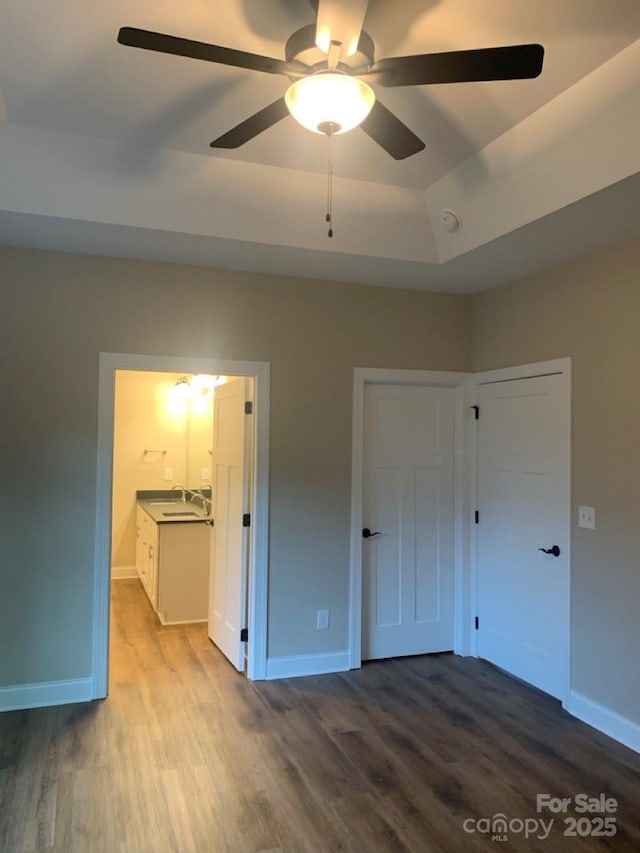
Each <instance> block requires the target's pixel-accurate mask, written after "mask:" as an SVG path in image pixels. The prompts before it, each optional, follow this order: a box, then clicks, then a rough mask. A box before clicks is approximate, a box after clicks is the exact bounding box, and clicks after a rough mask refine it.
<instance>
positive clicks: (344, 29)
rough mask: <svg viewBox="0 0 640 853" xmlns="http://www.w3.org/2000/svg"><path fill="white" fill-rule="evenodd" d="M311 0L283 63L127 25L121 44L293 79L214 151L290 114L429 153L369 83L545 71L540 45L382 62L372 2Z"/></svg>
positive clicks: (513, 76) (404, 150)
mask: <svg viewBox="0 0 640 853" xmlns="http://www.w3.org/2000/svg"><path fill="white" fill-rule="evenodd" d="M310 2H311V5H312V6H313V7H314V9H315V10H316V23H315V24H310V25H308V26H306V27H302V29H300V30H297V31H296V32H294V33H293V34H292V35H291V36H290V37H289V39H288V40H287V43H286V44H285V48H284V56H285V58H284V60H283V59H274V58H271V57H268V56H260V55H259V54H255V53H247V52H245V51H241V50H234V49H232V48H228V47H220V46H218V45H214V44H206V43H204V42H199V41H191V40H190V39H184V38H179V37H176V36H170V35H164V34H162V33H155V32H150V31H149V30H141V29H136V28H134V27H123V28H122V29H121V30H120V32H119V33H118V42H119V43H120V44H123V45H128V46H130V47H139V48H142V49H144V50H155V51H158V52H160V53H168V54H173V55H176V56H186V57H191V58H192V59H202V60H205V61H206V62H217V63H219V64H221V65H231V66H234V67H236V68H246V69H248V70H250V71H262V72H264V73H266V74H281V75H283V76H285V77H288V78H289V79H290V81H292V82H291V85H290V86H289V88H288V89H287V92H286V94H285V95H284V97H282V98H279V99H278V100H277V101H274V102H273V103H272V104H269V106H267V107H264V108H263V109H262V110H260V111H259V112H257V113H255V114H254V115H252V116H250V117H249V118H248V119H245V121H243V122H241V123H240V124H239V125H237V126H236V127H234V128H232V129H231V130H229V131H227V132H226V133H224V134H223V135H222V136H220V137H218V139H214V141H213V142H212V143H211V147H212V148H239V147H240V146H241V145H244V144H245V143H246V142H248V141H249V140H250V139H253V138H254V137H255V136H258V134H260V133H262V132H263V131H265V130H267V129H268V128H270V127H271V126H272V125H274V124H276V123H277V122H279V121H281V120H282V119H284V118H285V117H286V116H287V115H289V114H291V115H293V116H294V118H295V119H296V120H297V121H299V122H300V123H301V124H302V125H303V126H304V127H307V128H308V129H309V130H312V131H314V132H316V133H324V134H326V135H327V136H329V137H330V136H333V135H336V134H339V133H344V132H346V131H348V130H351V129H352V128H354V127H357V126H360V127H361V128H362V129H363V130H364V132H365V133H366V134H367V135H368V136H369V137H371V139H373V140H374V141H375V142H377V143H378V145H380V146H381V147H382V148H383V149H384V150H385V151H387V152H388V153H389V154H390V155H391V156H392V157H393V158H394V159H396V160H404V159H405V158H406V157H410V156H411V155H413V154H416V153H418V152H419V151H422V150H423V149H424V147H425V144H424V142H423V141H422V140H421V139H420V138H419V137H418V136H416V135H415V134H414V133H413V131H411V130H410V129H409V128H408V127H407V126H406V125H405V124H404V123H403V122H401V121H400V119H399V118H397V116H395V115H394V114H393V113H392V112H391V111H390V110H388V109H387V108H386V107H385V106H384V105H383V104H382V103H381V101H380V100H378V98H377V95H376V94H375V92H374V91H373V89H372V88H371V86H370V85H369V83H373V84H374V85H380V86H384V87H395V86H422V85H425V84H430V83H466V82H471V81H489V80H521V79H529V78H533V77H537V76H538V75H539V74H540V72H541V71H542V62H543V58H544V48H543V47H542V46H541V45H539V44H522V45H510V46H507V47H489V48H480V49H478V50H456V51H450V52H446V53H427V54H421V55H417V56H399V57H390V58H387V59H380V60H377V61H376V59H375V45H374V42H373V39H372V38H371V36H370V35H369V34H368V33H367V32H365V30H364V29H363V24H364V19H365V15H366V11H367V6H368V0H310Z"/></svg>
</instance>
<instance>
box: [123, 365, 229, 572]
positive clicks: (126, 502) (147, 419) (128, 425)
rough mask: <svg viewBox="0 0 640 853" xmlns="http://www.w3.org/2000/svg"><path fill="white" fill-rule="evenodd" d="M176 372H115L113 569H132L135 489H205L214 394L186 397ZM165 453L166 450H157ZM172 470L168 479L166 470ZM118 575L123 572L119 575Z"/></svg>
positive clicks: (134, 552)
mask: <svg viewBox="0 0 640 853" xmlns="http://www.w3.org/2000/svg"><path fill="white" fill-rule="evenodd" d="M181 376H182V374H180V373H161V372H155V371H154V372H145V371H136V370H118V371H116V387H115V412H114V452H113V499H112V522H111V566H112V569H115V570H122V569H127V568H130V567H132V566H134V565H135V559H136V520H135V495H136V491H137V490H139V489H170V488H171V487H172V486H174V485H183V486H189V487H191V488H199V487H200V486H202V485H208V481H206V480H205V479H204V478H203V477H202V469H203V466H207V467H210V464H211V463H210V455H209V449H210V447H211V438H212V434H213V394H212V392H211V390H210V389H209V391H208V392H204V391H200V392H197V393H196V394H195V395H194V396H187V394H186V393H183V391H182V389H186V387H187V386H184V385H182V386H177V385H176V382H177V381H178V379H180V378H181ZM160 451H166V452H160ZM167 469H171V475H172V477H171V479H170V480H167V479H166V478H165V471H167ZM118 573H120V574H121V573H122V571H120V572H117V571H116V574H118Z"/></svg>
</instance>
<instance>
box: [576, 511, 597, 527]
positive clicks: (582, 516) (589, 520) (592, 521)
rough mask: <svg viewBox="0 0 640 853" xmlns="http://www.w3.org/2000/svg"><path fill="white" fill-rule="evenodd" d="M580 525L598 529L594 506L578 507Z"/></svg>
mask: <svg viewBox="0 0 640 853" xmlns="http://www.w3.org/2000/svg"><path fill="white" fill-rule="evenodd" d="M578 527H586V528H587V530H595V529H596V509H595V507H593V506H579V507H578Z"/></svg>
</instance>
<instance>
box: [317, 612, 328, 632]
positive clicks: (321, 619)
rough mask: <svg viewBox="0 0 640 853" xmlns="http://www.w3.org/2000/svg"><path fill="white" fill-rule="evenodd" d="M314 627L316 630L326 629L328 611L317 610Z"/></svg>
mask: <svg viewBox="0 0 640 853" xmlns="http://www.w3.org/2000/svg"><path fill="white" fill-rule="evenodd" d="M316 628H317V629H318V631H326V630H327V629H328V628H329V611H328V610H318V614H317V616H316Z"/></svg>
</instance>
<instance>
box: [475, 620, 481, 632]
mask: <svg viewBox="0 0 640 853" xmlns="http://www.w3.org/2000/svg"><path fill="white" fill-rule="evenodd" d="M479 627H480V620H479V619H478V617H477V616H476V631H477V630H478V628H479Z"/></svg>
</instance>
